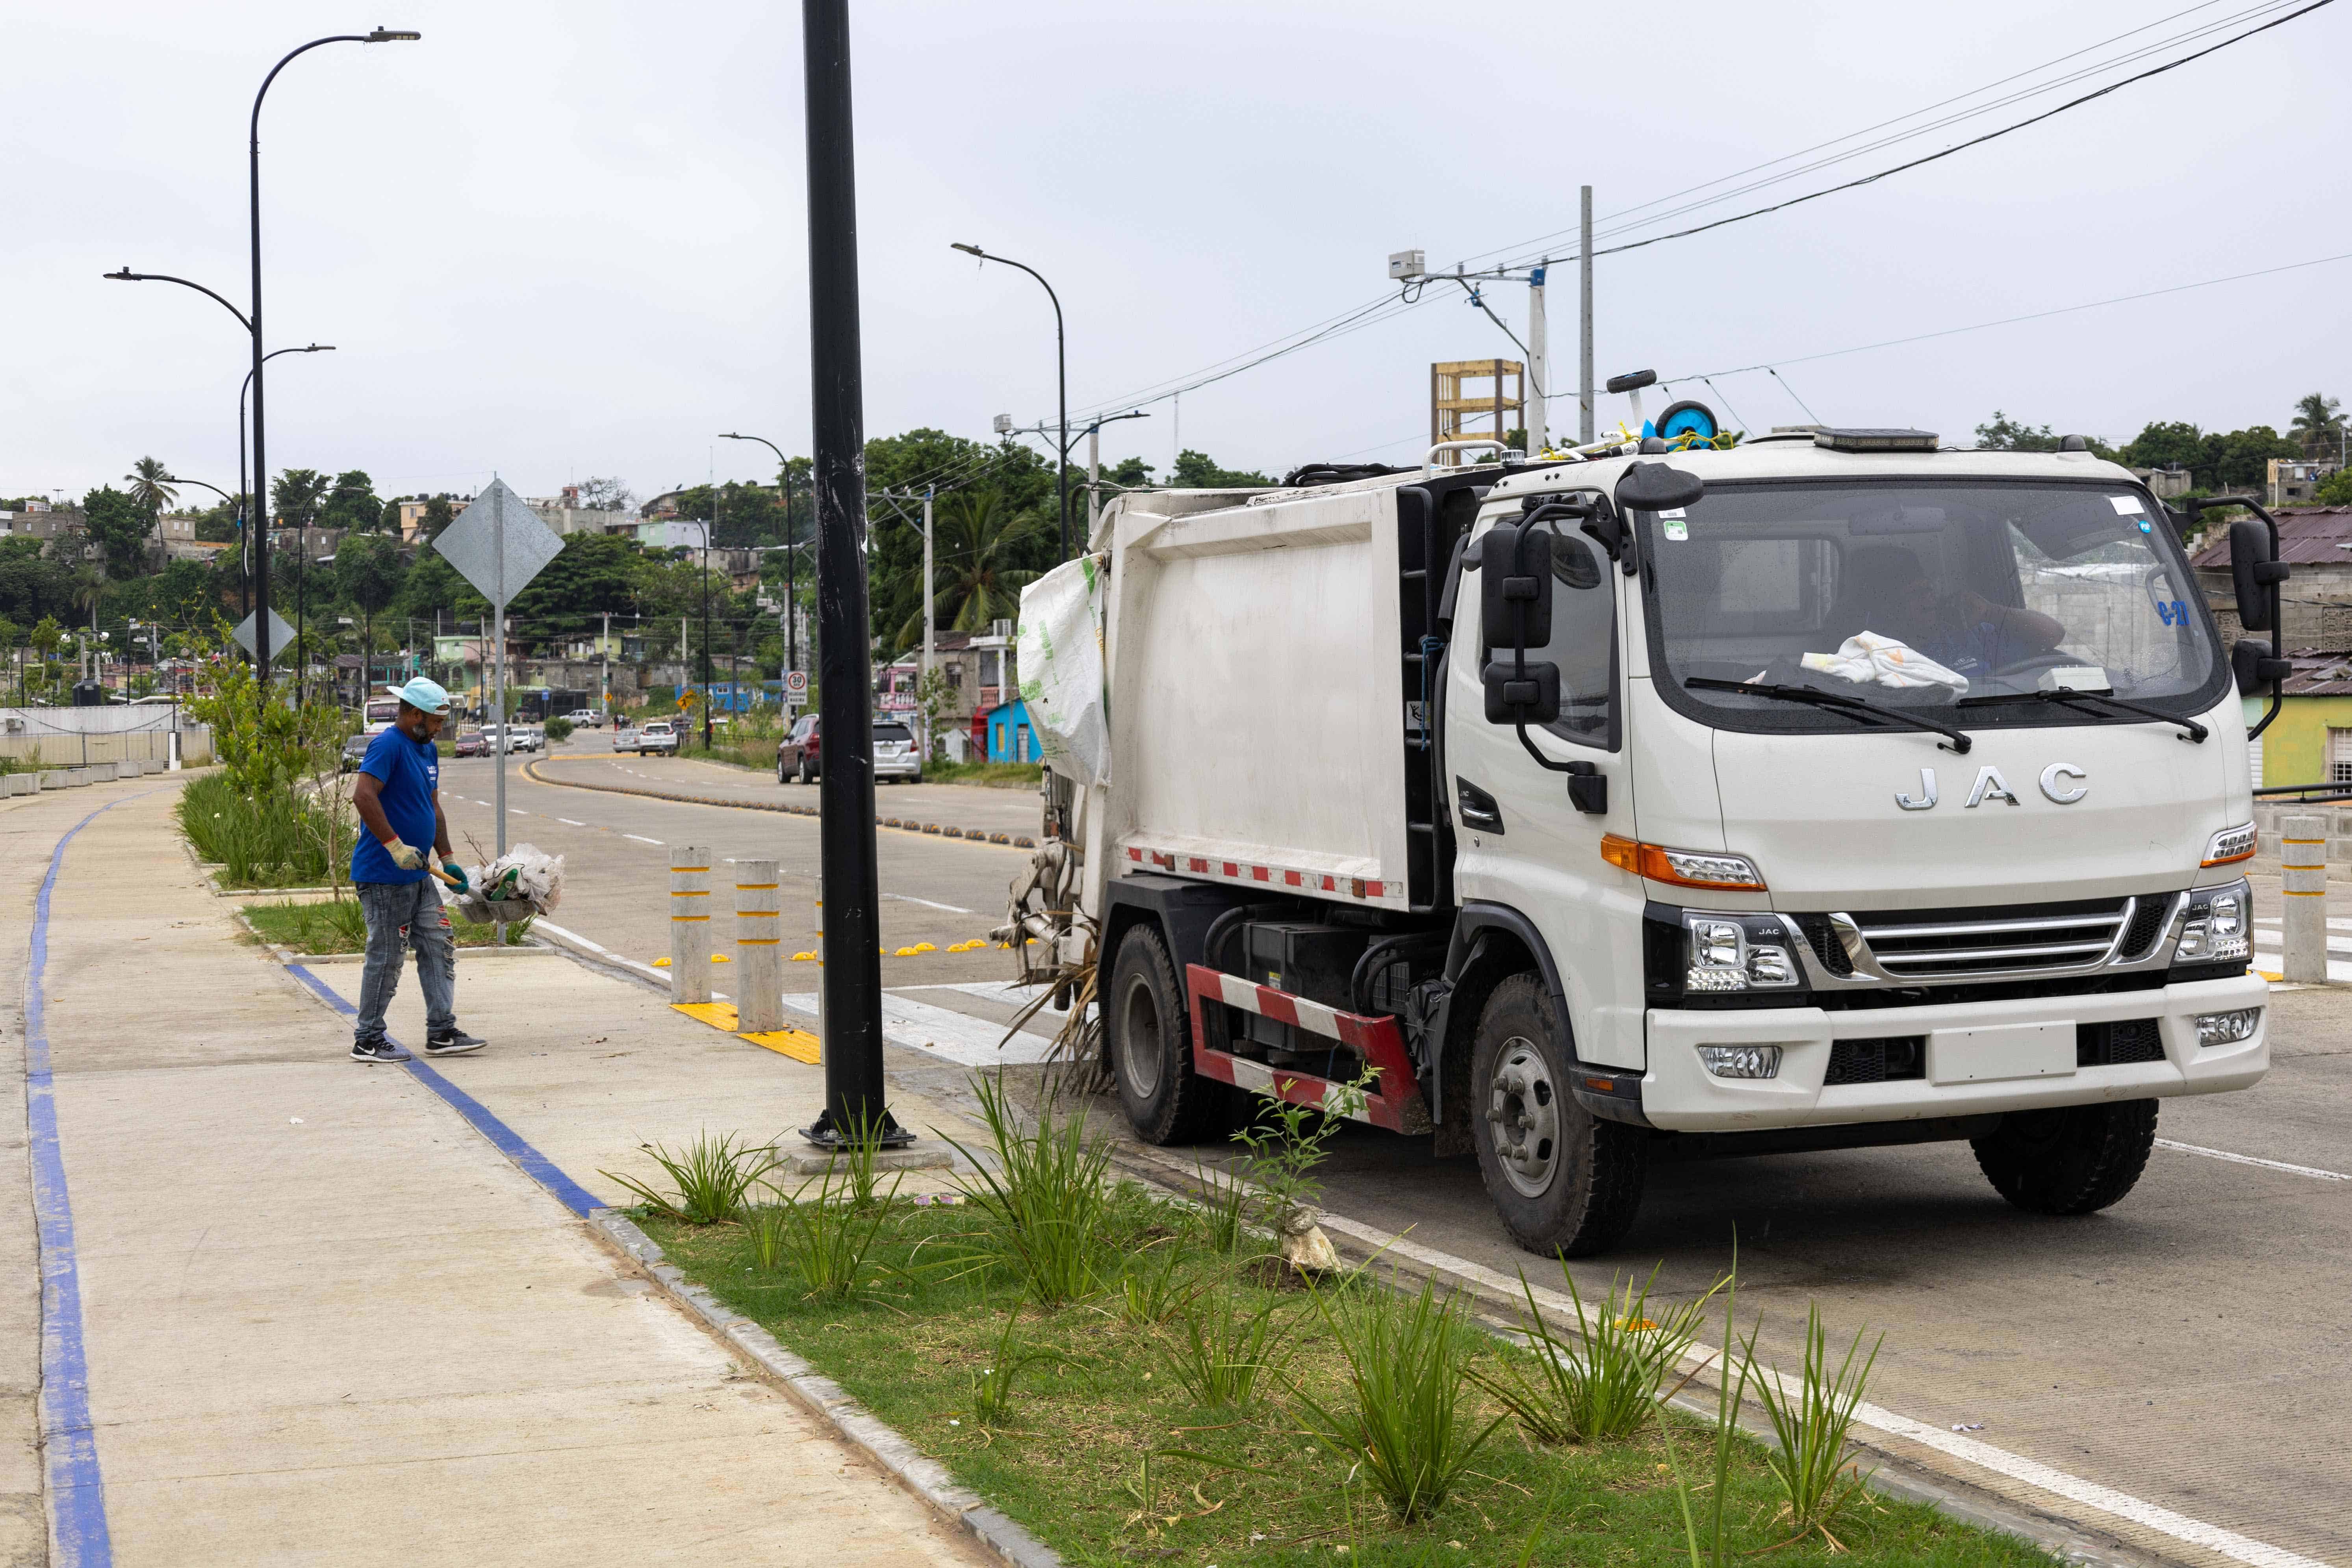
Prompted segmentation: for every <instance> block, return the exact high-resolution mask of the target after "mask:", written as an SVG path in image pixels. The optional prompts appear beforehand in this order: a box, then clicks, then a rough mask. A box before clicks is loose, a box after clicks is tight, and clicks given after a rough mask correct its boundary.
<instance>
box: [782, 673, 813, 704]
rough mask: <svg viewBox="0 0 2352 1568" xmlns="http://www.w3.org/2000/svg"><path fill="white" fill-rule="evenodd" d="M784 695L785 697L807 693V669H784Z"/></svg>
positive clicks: (801, 695) (803, 695)
mask: <svg viewBox="0 0 2352 1568" xmlns="http://www.w3.org/2000/svg"><path fill="white" fill-rule="evenodd" d="M784 695H785V696H787V697H806V696H807V695H808V671H807V670H805V669H788V670H786V671H784Z"/></svg>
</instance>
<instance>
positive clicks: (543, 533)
mask: <svg viewBox="0 0 2352 1568" xmlns="http://www.w3.org/2000/svg"><path fill="white" fill-rule="evenodd" d="M433 548H434V549H436V550H437V551H439V552H441V554H442V556H443V558H444V559H446V561H447V562H448V563H449V564H450V565H452V566H455V567H456V568H457V571H458V573H459V574H461V575H462V576H464V578H465V579H466V581H467V582H468V583H471V584H473V585H474V586H475V588H476V589H477V590H478V591H479V593H480V594H481V595H482V597H484V598H485V599H488V601H489V602H490V603H491V604H493V605H499V606H500V607H504V606H505V605H507V604H508V603H509V602H510V601H512V599H513V598H514V596H515V595H517V594H520V593H521V592H522V590H523V587H524V585H525V584H528V583H530V580H531V579H532V578H533V577H536V576H538V575H539V574H540V571H541V568H543V567H544V566H546V564H547V563H549V562H551V561H552V560H554V559H555V557H556V556H557V555H558V554H559V553H561V552H562V549H563V536H562V534H560V533H558V532H556V531H555V530H553V529H551V528H550V527H548V526H547V524H545V523H543V522H541V521H540V520H539V514H538V513H537V512H535V511H533V510H530V508H529V507H528V506H525V505H524V504H523V500H522V498H521V497H520V496H519V495H517V494H515V493H514V491H512V490H510V489H507V486H506V481H505V480H503V479H492V480H491V481H490V484H489V488H488V489H486V490H484V491H483V492H482V493H481V494H480V495H478V496H476V497H475V498H474V503H473V504H472V505H471V506H469V507H467V509H466V510H464V511H461V512H459V513H458V514H457V521H455V522H453V523H451V524H450V525H449V526H448V527H446V528H445V529H443V530H442V531H441V536H440V537H439V538H437V539H436V540H435V541H434V542H433Z"/></svg>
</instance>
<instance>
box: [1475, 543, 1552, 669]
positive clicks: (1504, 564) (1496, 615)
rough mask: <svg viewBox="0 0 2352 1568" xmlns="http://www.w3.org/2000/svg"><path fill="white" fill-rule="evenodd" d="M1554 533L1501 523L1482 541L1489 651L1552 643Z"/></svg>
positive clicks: (1482, 602)
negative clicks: (1552, 552) (1499, 648)
mask: <svg viewBox="0 0 2352 1568" xmlns="http://www.w3.org/2000/svg"><path fill="white" fill-rule="evenodd" d="M1551 539H1552V536H1551V531H1550V530H1549V529H1541V528H1529V527H1528V526H1527V525H1526V524H1525V523H1498V524H1496V526H1495V527H1493V528H1490V529H1488V530H1487V531H1486V537H1485V538H1483V539H1481V540H1480V541H1479V542H1478V551H1479V555H1478V595H1479V602H1480V607H1481V609H1482V610H1483V611H1484V613H1485V616H1486V646H1487V647H1517V648H1530V647H1542V646H1543V645H1544V644H1546V643H1548V642H1549V641H1551Z"/></svg>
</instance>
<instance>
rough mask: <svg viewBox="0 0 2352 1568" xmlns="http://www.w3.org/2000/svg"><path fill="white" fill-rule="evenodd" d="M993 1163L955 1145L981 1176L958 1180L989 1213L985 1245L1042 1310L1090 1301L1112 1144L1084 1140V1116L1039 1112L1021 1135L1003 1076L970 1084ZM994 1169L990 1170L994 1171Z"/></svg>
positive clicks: (1108, 1199)
mask: <svg viewBox="0 0 2352 1568" xmlns="http://www.w3.org/2000/svg"><path fill="white" fill-rule="evenodd" d="M971 1081H972V1089H973V1091H974V1092H975V1093H976V1094H977V1095H978V1096H979V1099H980V1111H981V1120H982V1121H983V1122H984V1123H985V1124H986V1126H987V1128H988V1138H989V1143H990V1145H991V1149H992V1153H993V1154H994V1156H995V1157H994V1159H993V1160H992V1161H990V1160H983V1159H982V1158H981V1157H980V1156H978V1155H976V1154H974V1153H973V1152H971V1150H969V1149H966V1148H965V1147H964V1146H963V1145H962V1144H961V1143H956V1142H955V1140H954V1139H952V1138H950V1139H949V1140H948V1142H950V1143H954V1144H955V1148H956V1151H957V1152H959V1153H961V1154H962V1155H963V1157H964V1158H965V1159H966V1160H967V1161H969V1162H971V1165H972V1168H973V1169H974V1170H975V1171H976V1172H977V1173H978V1176H977V1179H973V1178H968V1177H963V1176H959V1177H957V1183H958V1184H959V1185H960V1186H961V1187H962V1189H963V1193H964V1195H965V1196H966V1197H967V1198H969V1199H970V1200H971V1203H972V1205H973V1206H974V1207H976V1208H978V1209H979V1210H980V1211H981V1212H982V1214H983V1215H986V1216H987V1220H988V1224H987V1226H985V1228H984V1229H983V1231H982V1237H981V1240H982V1245H983V1246H984V1247H987V1248H988V1249H989V1250H990V1251H992V1252H993V1253H994V1254H995V1255H996V1256H997V1257H998V1258H1000V1259H1001V1260H1002V1261H1003V1264H1004V1265H1005V1266H1006V1267H1007V1268H1010V1269H1011V1270H1012V1272H1013V1275H1014V1276H1015V1277H1017V1278H1018V1279H1020V1280H1021V1281H1022V1283H1023V1285H1024V1287H1026V1289H1027V1290H1028V1293H1029V1295H1030V1296H1031V1298H1033V1299H1034V1300H1035V1301H1036V1302H1037V1304H1038V1305H1040V1306H1043V1307H1059V1306H1064V1305H1066V1304H1067V1303H1069V1302H1072V1301H1076V1300H1082V1299H1083V1298H1085V1297H1087V1296H1091V1295H1093V1294H1094V1293H1095V1291H1096V1290H1097V1289H1098V1288H1099V1286H1100V1283H1101V1279H1100V1272H1099V1270H1098V1268H1097V1253H1098V1252H1099V1251H1100V1248H1101V1243H1102V1233H1103V1228H1104V1220H1105V1219H1106V1217H1107V1216H1108V1214H1109V1212H1110V1202H1111V1195H1110V1189H1109V1187H1108V1184H1106V1183H1105V1182H1104V1180H1103V1177H1104V1174H1105V1173H1106V1172H1107V1171H1108V1169H1109V1166H1110V1145H1109V1144H1108V1143H1107V1142H1104V1141H1103V1140H1101V1139H1098V1138H1089V1137H1087V1128H1086V1117H1085V1115H1084V1113H1083V1112H1078V1113H1073V1114H1070V1115H1067V1116H1063V1117H1059V1118H1056V1117H1055V1114H1054V1113H1053V1111H1052V1110H1051V1109H1050V1108H1045V1109H1041V1110H1039V1112H1038V1115H1037V1123H1036V1129H1035V1131H1030V1132H1024V1131H1022V1130H1021V1123H1020V1117H1019V1113H1018V1112H1017V1111H1015V1110H1014V1109H1013V1103H1012V1100H1011V1099H1010V1097H1009V1096H1008V1095H1007V1093H1006V1091H1005V1088H1004V1084H1003V1079H1002V1078H1000V1077H995V1076H990V1075H982V1076H977V1077H975V1078H974V1079H972V1080H971ZM992 1166H993V1169H992V1168H991V1167H992Z"/></svg>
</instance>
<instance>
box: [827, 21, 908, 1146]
mask: <svg viewBox="0 0 2352 1568" xmlns="http://www.w3.org/2000/svg"><path fill="white" fill-rule="evenodd" d="M801 26H802V60H803V70H804V71H805V73H806V88H805V99H806V102H807V106H808V235H809V373H810V384H811V397H810V405H811V413H812V415H813V416H814V417H813V421H812V423H813V425H814V436H815V458H816V464H815V476H814V477H815V482H814V486H813V491H814V500H815V503H816V549H817V557H816V614H817V628H818V629H817V639H818V646H817V658H818V668H819V672H820V675H821V678H822V689H821V690H820V691H819V693H818V702H817V716H818V722H819V724H820V725H822V726H823V729H822V733H823V735H824V752H823V753H822V757H823V760H822V763H820V771H819V774H818V777H819V780H820V784H821V786H822V787H821V790H820V793H819V795H818V797H817V798H818V812H819V820H820V829H819V831H820V836H821V844H822V853H821V864H822V866H823V869H824V888H823V892H822V894H821V896H822V897H823V898H824V968H823V970H822V971H821V972H820V973H821V974H822V976H823V984H824V1114H822V1115H821V1116H819V1117H818V1118H817V1120H816V1121H815V1123H814V1125H812V1126H811V1127H809V1128H808V1129H806V1130H805V1131H804V1133H803V1136H805V1137H806V1138H807V1139H808V1140H809V1141H810V1142H814V1143H817V1144H820V1145H823V1144H825V1143H828V1142H839V1141H840V1140H841V1139H842V1138H843V1136H844V1135H845V1134H849V1133H852V1132H854V1131H856V1129H858V1128H859V1127H861V1126H864V1127H869V1128H870V1127H873V1126H875V1125H877V1124H879V1125H880V1126H881V1127H882V1129H883V1131H885V1133H886V1134H887V1135H888V1136H889V1137H890V1139H891V1141H892V1142H906V1141H908V1138H909V1136H910V1135H908V1134H907V1133H906V1132H904V1131H902V1130H901V1129H899V1128H898V1124H897V1123H896V1122H895V1121H892V1120H891V1119H890V1112H889V1108H888V1105H887V1101H886V1100H885V1098H884V1086H883V1081H882V962H881V958H880V955H879V942H880V939H881V920H880V905H881V894H880V889H879V886H878V881H879V879H878V876H877V871H876V868H875V845H874V727H873V722H874V721H873V712H872V710H871V708H870V706H869V704H870V702H871V696H870V692H871V689H872V687H873V671H872V670H871V669H870V668H868V666H869V663H870V659H871V645H872V641H873V637H872V628H871V626H870V624H869V617H868V612H867V605H866V551H865V548H864V545H865V536H866V485H865V477H864V468H865V456H866V450H865V448H866V439H865V434H866V433H865V410H864V407H863V402H864V389H863V386H862V384H861V370H860V365H859V352H860V351H859V342H858V330H857V174H856V159H855V156H854V152H853V147H852V142H851V115H850V101H849V85H850V83H849V6H848V0H802V4H801Z"/></svg>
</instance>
